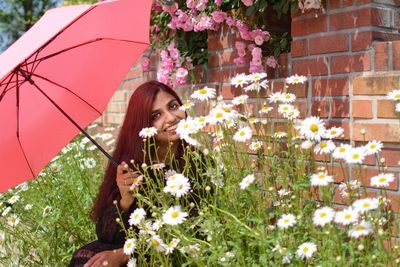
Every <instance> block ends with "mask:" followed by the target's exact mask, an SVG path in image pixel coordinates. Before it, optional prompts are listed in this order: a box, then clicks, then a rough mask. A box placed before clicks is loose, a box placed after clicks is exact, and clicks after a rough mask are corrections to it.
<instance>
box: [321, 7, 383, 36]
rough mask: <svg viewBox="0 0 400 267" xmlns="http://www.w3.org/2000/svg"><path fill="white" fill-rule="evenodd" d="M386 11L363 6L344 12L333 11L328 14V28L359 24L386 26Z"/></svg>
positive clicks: (341, 27)
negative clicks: (333, 12)
mask: <svg viewBox="0 0 400 267" xmlns="http://www.w3.org/2000/svg"><path fill="white" fill-rule="evenodd" d="M386 16H388V18H389V19H390V15H388V11H386V10H382V9H377V8H371V7H368V8H363V9H359V10H354V11H350V12H344V13H335V14H331V15H330V16H329V19H330V30H331V31H337V30H342V29H350V28H359V27H361V26H388V25H387V23H388V19H387V18H386Z"/></svg>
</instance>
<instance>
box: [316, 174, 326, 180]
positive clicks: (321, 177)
mask: <svg viewBox="0 0 400 267" xmlns="http://www.w3.org/2000/svg"><path fill="white" fill-rule="evenodd" d="M325 177H326V175H325V173H319V174H318V178H319V179H324V178H325Z"/></svg>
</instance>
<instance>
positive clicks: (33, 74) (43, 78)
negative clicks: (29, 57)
mask: <svg viewBox="0 0 400 267" xmlns="http://www.w3.org/2000/svg"><path fill="white" fill-rule="evenodd" d="M31 76H34V77H37V78H40V79H42V80H45V81H47V82H49V83H51V84H54V85H56V86H58V87H61V88H63V89H65V90H67V91H68V92H70V93H71V94H73V95H74V96H76V97H77V98H79V99H80V100H81V101H82V102H84V103H85V104H86V105H88V106H89V107H91V108H92V109H93V110H94V111H96V112H97V113H99V115H101V112H100V111H99V110H98V109H96V108H95V107H93V106H92V105H91V104H90V103H89V102H87V101H86V100H85V99H83V98H82V97H80V96H79V95H77V94H75V93H74V92H72V91H71V90H70V89H68V88H67V87H65V86H62V85H61V84H58V83H56V82H53V81H52V80H50V79H47V78H46V77H43V76H41V75H38V74H36V73H31Z"/></svg>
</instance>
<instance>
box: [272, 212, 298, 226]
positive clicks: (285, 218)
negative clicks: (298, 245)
mask: <svg viewBox="0 0 400 267" xmlns="http://www.w3.org/2000/svg"><path fill="white" fill-rule="evenodd" d="M296 223H297V221H296V217H295V216H294V215H293V214H290V213H289V214H283V215H282V217H281V218H279V220H278V222H277V226H278V227H279V228H280V229H287V228H289V227H293V226H294V225H295V224H296Z"/></svg>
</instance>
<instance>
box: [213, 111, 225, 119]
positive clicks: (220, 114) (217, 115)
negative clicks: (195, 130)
mask: <svg viewBox="0 0 400 267" xmlns="http://www.w3.org/2000/svg"><path fill="white" fill-rule="evenodd" d="M223 116H224V114H222V112H218V113H217V114H215V117H216V118H217V119H219V118H222V117H223Z"/></svg>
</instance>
